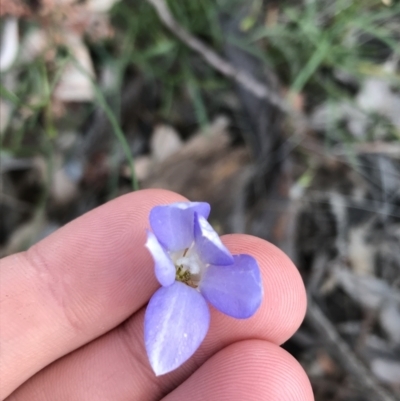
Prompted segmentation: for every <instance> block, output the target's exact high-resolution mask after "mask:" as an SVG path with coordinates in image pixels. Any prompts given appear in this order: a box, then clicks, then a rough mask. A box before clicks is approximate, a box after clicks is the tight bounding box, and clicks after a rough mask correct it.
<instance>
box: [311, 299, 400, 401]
mask: <svg viewBox="0 0 400 401" xmlns="http://www.w3.org/2000/svg"><path fill="white" fill-rule="evenodd" d="M307 319H308V321H309V322H310V323H311V325H312V326H313V327H314V328H315V329H316V330H317V331H318V332H319V333H320V334H322V337H323V338H324V339H326V341H327V342H328V344H329V345H330V346H331V347H332V349H333V350H334V352H335V354H334V357H336V358H337V359H338V360H339V361H340V363H341V364H342V366H343V367H344V368H345V369H346V370H347V372H349V373H350V374H351V375H353V377H354V378H355V379H356V380H357V382H358V383H359V384H360V386H362V388H363V390H364V392H365V394H370V395H373V396H372V399H373V400H374V401H399V400H398V399H397V398H396V397H395V396H393V395H392V394H390V393H389V392H388V391H386V390H385V389H384V388H383V387H382V386H381V385H380V384H379V383H378V382H377V380H376V379H375V377H374V376H372V375H371V372H370V371H369V370H368V369H367V368H366V366H365V365H364V364H363V362H362V361H361V360H360V359H359V358H358V357H357V356H356V355H355V354H354V352H353V351H352V350H351V348H350V347H349V345H348V344H347V343H346V342H345V341H344V340H343V339H342V338H341V337H340V335H339V333H338V332H337V330H336V328H335V327H334V326H333V324H332V323H331V322H330V320H329V319H328V318H327V317H326V316H325V314H324V313H323V312H322V310H321V308H320V307H319V306H318V305H317V304H316V303H315V302H313V301H312V299H311V297H310V298H309V302H308V308H307Z"/></svg>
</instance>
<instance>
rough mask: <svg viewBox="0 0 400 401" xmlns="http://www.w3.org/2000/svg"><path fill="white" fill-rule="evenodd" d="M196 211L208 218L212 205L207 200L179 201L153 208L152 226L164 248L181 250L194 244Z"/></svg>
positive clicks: (151, 214) (151, 213) (151, 215)
mask: <svg viewBox="0 0 400 401" xmlns="http://www.w3.org/2000/svg"><path fill="white" fill-rule="evenodd" d="M195 212H196V213H198V214H199V215H200V216H203V217H204V218H207V217H208V215H209V214H210V205H209V204H208V203H205V202H177V203H172V204H171V205H166V206H156V207H154V208H153V209H152V210H151V212H150V226H151V228H152V230H153V233H154V234H155V236H156V237H157V239H158V241H159V242H160V243H161V244H162V245H163V246H164V248H166V249H167V250H169V251H181V250H184V249H185V248H188V247H189V246H190V245H191V244H192V242H193V239H194V236H193V224H194V223H193V221H194V213H195Z"/></svg>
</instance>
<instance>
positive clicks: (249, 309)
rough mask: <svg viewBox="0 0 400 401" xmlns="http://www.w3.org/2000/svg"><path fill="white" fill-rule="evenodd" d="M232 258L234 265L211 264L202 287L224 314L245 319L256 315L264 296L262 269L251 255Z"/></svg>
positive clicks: (203, 293)
mask: <svg viewBox="0 0 400 401" xmlns="http://www.w3.org/2000/svg"><path fill="white" fill-rule="evenodd" d="M233 258H234V264H233V265H232V266H209V267H208V269H207V270H206V271H205V272H204V274H203V277H202V280H201V282H200V284H199V289H200V292H201V293H202V295H203V296H204V298H206V300H207V301H208V302H210V304H211V305H213V306H214V307H215V308H216V309H218V310H219V311H221V312H222V313H225V314H226V315H229V316H232V317H235V318H237V319H246V318H248V317H250V316H252V315H254V313H255V312H256V311H257V309H258V307H259V306H260V305H261V301H262V298H263V286H262V281H261V274H260V269H259V267H258V263H257V261H256V260H255V259H254V258H253V257H252V256H250V255H234V256H233Z"/></svg>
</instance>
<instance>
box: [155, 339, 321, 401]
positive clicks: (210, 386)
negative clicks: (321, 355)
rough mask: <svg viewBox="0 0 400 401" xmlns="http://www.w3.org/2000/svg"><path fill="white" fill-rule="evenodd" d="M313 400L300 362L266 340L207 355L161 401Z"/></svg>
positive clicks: (238, 344) (239, 344)
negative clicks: (201, 364)
mask: <svg viewBox="0 0 400 401" xmlns="http://www.w3.org/2000/svg"><path fill="white" fill-rule="evenodd" d="M183 400H191V401H203V400H208V401H214V400H215V401H217V400H218V401H247V400H248V401H254V400H284V401H313V400H314V396H313V393H312V389H311V385H310V382H309V380H308V378H307V376H306V374H305V372H304V370H303V369H302V368H301V366H300V365H299V363H298V362H297V361H296V360H295V359H294V358H293V357H292V356H291V355H290V354H288V353H287V352H286V351H284V350H283V349H281V348H279V347H277V346H276V345H274V344H271V343H268V342H266V341H259V340H248V341H242V342H239V343H235V344H233V345H231V346H229V347H227V348H224V349H223V350H222V351H220V352H218V353H217V354H216V355H214V356H213V357H212V358H211V359H209V360H208V361H207V362H206V363H205V364H204V365H203V366H202V367H201V368H200V369H199V370H198V371H197V372H195V373H194V374H193V375H192V376H191V377H190V378H189V379H188V380H186V381H185V382H184V383H182V384H181V385H180V386H179V387H178V388H177V389H176V390H174V391H172V392H171V393H170V394H169V395H167V396H166V397H165V398H163V400H162V401H183Z"/></svg>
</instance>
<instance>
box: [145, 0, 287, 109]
mask: <svg viewBox="0 0 400 401" xmlns="http://www.w3.org/2000/svg"><path fill="white" fill-rule="evenodd" d="M147 1H148V2H149V3H150V4H152V5H153V7H154V8H155V9H156V11H157V14H158V16H159V18H160V19H161V21H162V22H163V23H164V24H165V25H166V26H167V27H168V28H169V29H170V30H171V31H172V33H173V34H174V35H175V36H177V37H178V38H179V39H180V40H181V41H182V42H183V43H185V44H186V45H187V46H188V47H190V48H191V49H192V50H194V51H195V52H196V53H199V54H200V55H201V56H202V58H203V59H204V60H205V61H206V62H207V63H208V64H209V65H210V66H211V67H213V68H214V69H215V70H217V71H219V72H220V73H221V74H223V75H225V76H227V77H229V78H232V79H234V80H235V81H236V82H238V83H240V84H241V85H242V86H243V87H244V88H246V89H247V90H248V91H249V92H251V93H252V94H253V95H254V96H257V97H259V98H264V99H268V100H269V102H270V103H271V104H273V105H274V106H276V107H277V108H278V109H280V110H281V111H283V112H285V113H289V114H292V112H293V110H292V108H291V107H290V106H289V104H288V103H287V102H286V101H285V100H283V99H282V98H281V97H280V96H279V95H278V94H276V93H274V92H272V91H271V90H270V89H269V88H268V87H267V86H265V85H264V84H263V83H262V82H260V81H258V80H257V79H255V78H254V77H252V76H251V75H249V74H248V73H247V72H245V71H242V70H239V69H237V68H235V67H234V66H233V65H232V64H230V63H229V62H228V61H226V60H224V59H223V58H222V57H221V56H219V55H218V54H217V53H216V52H215V51H214V50H212V49H210V48H209V47H208V46H206V45H205V44H204V43H203V42H201V41H200V40H199V39H197V38H195V37H194V36H192V35H191V34H190V33H189V32H188V31H187V30H186V29H185V28H183V27H182V26H180V25H179V24H178V22H177V21H176V20H175V19H174V17H173V16H172V14H171V12H170V11H169V9H168V6H167V4H166V3H165V1H164V0H147Z"/></svg>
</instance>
